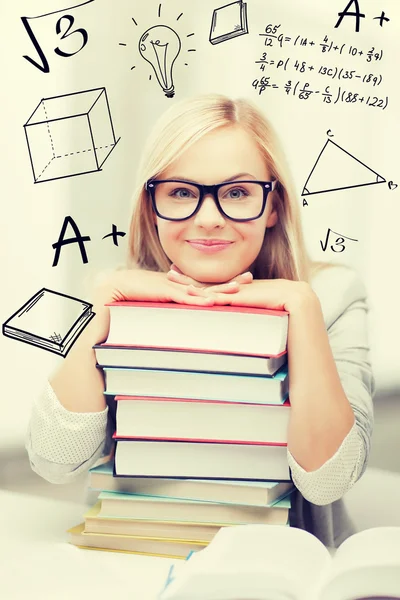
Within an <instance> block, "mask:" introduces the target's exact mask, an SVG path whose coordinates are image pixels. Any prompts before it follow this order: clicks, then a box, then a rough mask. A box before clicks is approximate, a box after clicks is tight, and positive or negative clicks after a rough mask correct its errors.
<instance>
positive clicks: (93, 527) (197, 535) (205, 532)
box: [83, 501, 235, 542]
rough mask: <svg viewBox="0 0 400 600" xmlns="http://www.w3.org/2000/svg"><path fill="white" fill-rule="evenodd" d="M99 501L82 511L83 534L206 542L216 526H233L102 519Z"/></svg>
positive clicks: (188, 522)
mask: <svg viewBox="0 0 400 600" xmlns="http://www.w3.org/2000/svg"><path fill="white" fill-rule="evenodd" d="M100 509H101V502H100V501H99V502H96V504H95V505H94V506H92V507H91V508H90V509H89V510H88V511H86V512H85V514H84V515H83V518H84V519H85V528H84V533H108V534H123V535H134V536H144V537H146V536H149V537H157V538H163V539H164V538H169V539H171V538H173V539H179V540H202V541H205V542H210V541H211V540H212V539H213V537H214V535H215V534H216V533H217V531H218V530H219V529H220V527H223V526H233V525H235V523H231V525H227V524H226V523H202V522H197V521H194V522H191V521H163V520H148V519H129V518H124V517H107V516H106V517H105V516H101V515H100V514H99V513H100Z"/></svg>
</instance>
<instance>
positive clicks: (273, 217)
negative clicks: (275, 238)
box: [265, 210, 278, 228]
mask: <svg viewBox="0 0 400 600" xmlns="http://www.w3.org/2000/svg"><path fill="white" fill-rule="evenodd" d="M277 222H278V212H277V211H276V210H273V211H272V212H271V214H269V215H268V218H267V224H266V226H265V227H266V228H267V227H273V226H274V225H276V224H277Z"/></svg>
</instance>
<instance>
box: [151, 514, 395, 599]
mask: <svg viewBox="0 0 400 600" xmlns="http://www.w3.org/2000/svg"><path fill="white" fill-rule="evenodd" d="M399 598H400V527H376V528H372V529H367V530H365V531H361V532H358V533H355V534H353V535H352V536H350V537H349V538H348V539H346V540H345V541H344V542H342V544H341V545H340V546H339V548H338V549H337V550H336V551H335V550H334V549H328V548H326V547H325V546H324V545H323V544H322V543H321V542H320V541H319V540H318V538H316V537H315V536H314V535H312V534H311V533H308V532H307V531H304V530H302V529H297V528H295V527H274V526H271V525H264V524H260V525H259V524H257V525H238V526H236V527H222V528H221V529H220V530H219V531H218V532H217V534H216V535H215V536H214V538H213V539H212V540H211V542H210V543H209V545H208V546H207V547H206V548H204V549H203V550H200V551H198V552H194V553H193V554H191V555H190V556H189V557H188V560H186V561H185V562H184V563H183V564H182V565H178V566H174V567H172V568H171V571H170V574H169V576H168V580H167V582H166V584H165V586H164V588H163V589H162V590H161V591H160V593H159V595H158V596H157V600H245V599H246V600H249V599H251V600H378V599H380V600H398V599H399Z"/></svg>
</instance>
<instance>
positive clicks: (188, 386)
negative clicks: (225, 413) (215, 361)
mask: <svg viewBox="0 0 400 600" xmlns="http://www.w3.org/2000/svg"><path fill="white" fill-rule="evenodd" d="M103 372H104V375H105V380H106V385H105V393H106V394H111V395H118V396H120V395H121V396H122V395H125V396H150V397H162V398H192V399H194V400H219V401H221V402H250V403H252V402H253V403H259V404H283V403H284V402H285V400H286V398H287V397H288V394H289V375H288V370H287V365H285V366H283V367H282V368H281V369H280V370H279V371H278V372H277V373H276V374H275V375H274V376H273V377H264V376H261V375H234V374H230V373H199V372H197V371H169V370H162V369H134V368H123V369H118V368H117V367H104V369H103Z"/></svg>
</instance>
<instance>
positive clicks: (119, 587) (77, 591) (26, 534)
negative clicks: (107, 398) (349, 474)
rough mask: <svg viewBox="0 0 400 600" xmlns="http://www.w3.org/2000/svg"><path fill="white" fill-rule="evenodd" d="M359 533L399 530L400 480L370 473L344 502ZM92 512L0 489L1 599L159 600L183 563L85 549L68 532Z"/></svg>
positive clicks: (64, 503)
mask: <svg viewBox="0 0 400 600" xmlns="http://www.w3.org/2000/svg"><path fill="white" fill-rule="evenodd" d="M345 501H346V504H347V506H348V509H349V510H350V514H351V516H352V518H353V520H354V521H355V522H356V526H357V529H359V530H362V529H367V528H369V527H374V526H382V525H400V513H399V511H398V506H399V503H400V474H395V473H389V472H384V471H380V470H378V469H367V471H366V473H365V475H364V476H363V477H362V478H361V479H360V481H359V482H357V484H356V485H355V486H354V487H353V488H352V489H351V490H350V491H349V492H348V493H347V494H346V495H345ZM86 510H87V505H84V504H77V503H73V502H63V501H60V500H53V499H50V498H43V497H37V496H31V495H28V494H21V493H17V492H10V491H5V490H0V540H1V541H0V596H1V598H4V600H22V599H23V600H39V599H40V600H54V598H56V599H57V600H71V598H73V600H81V599H82V600H83V599H84V600H87V599H88V598H92V597H93V598H96V600H110V598H123V599H124V600H129V599H130V598H132V600H156V598H157V595H158V593H159V591H160V590H161V588H162V586H163V584H164V582H165V580H166V578H167V575H168V572H169V569H170V567H171V565H172V564H174V565H176V566H178V567H179V566H180V565H182V564H183V561H181V560H172V559H168V558H158V557H149V556H142V555H138V554H124V553H120V552H101V551H95V550H84V549H81V548H77V547H75V546H73V545H72V544H69V543H68V534H67V533H66V531H67V529H69V528H70V527H72V526H74V525H77V524H78V523H81V522H82V521H83V514H84V513H85V512H86Z"/></svg>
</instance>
